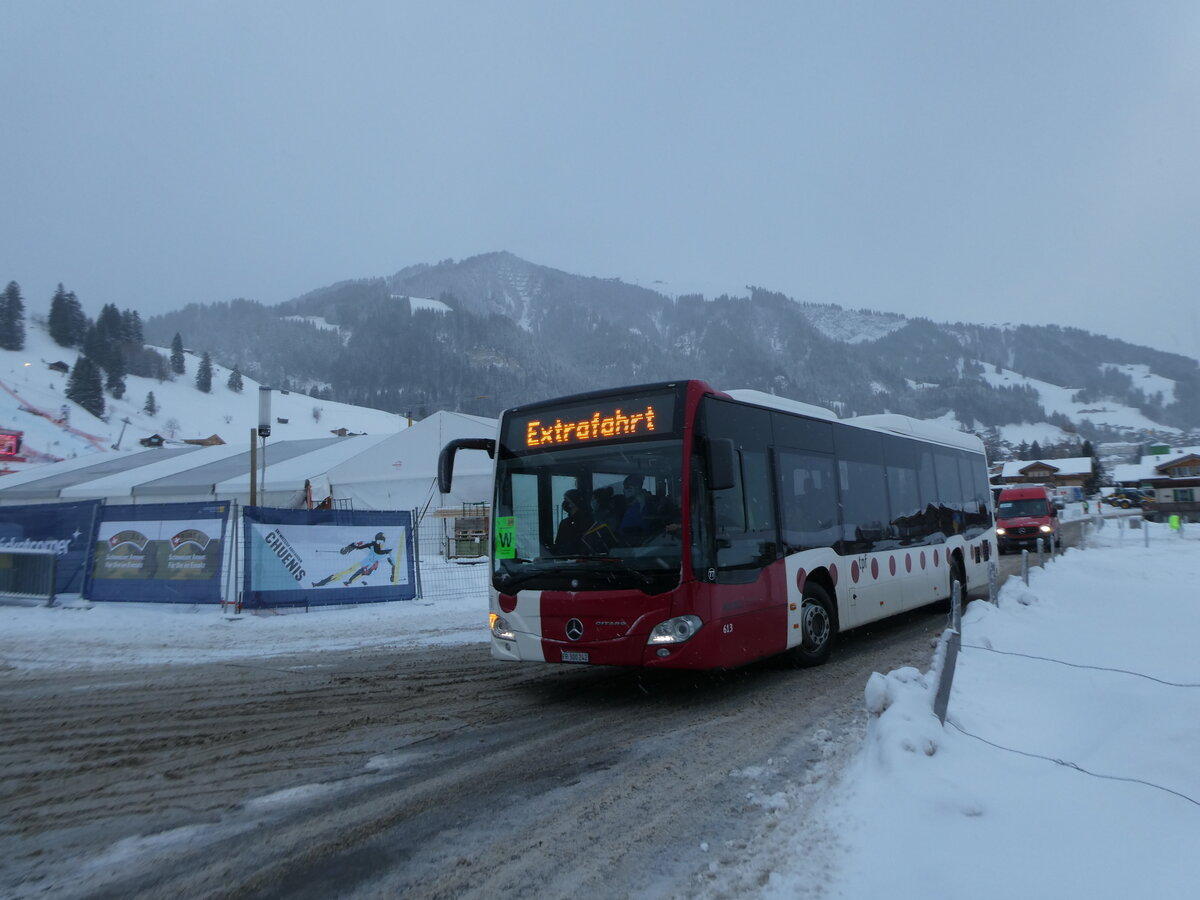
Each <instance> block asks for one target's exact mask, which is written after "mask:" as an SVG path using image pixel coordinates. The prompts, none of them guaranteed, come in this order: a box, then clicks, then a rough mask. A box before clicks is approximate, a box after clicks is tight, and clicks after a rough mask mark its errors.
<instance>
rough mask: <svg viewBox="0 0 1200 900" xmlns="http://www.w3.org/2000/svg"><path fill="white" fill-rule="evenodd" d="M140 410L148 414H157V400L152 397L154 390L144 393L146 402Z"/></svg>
mask: <svg viewBox="0 0 1200 900" xmlns="http://www.w3.org/2000/svg"><path fill="white" fill-rule="evenodd" d="M142 412H144V413H145V414H146V415H148V416H157V415H158V401H157V400H155V399H154V391H150V392H149V393H148V394H146V402H145V404H144V405H143V406H142Z"/></svg>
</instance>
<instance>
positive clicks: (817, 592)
mask: <svg viewBox="0 0 1200 900" xmlns="http://www.w3.org/2000/svg"><path fill="white" fill-rule="evenodd" d="M800 631H801V639H800V643H799V644H798V645H796V646H795V647H793V648H792V659H793V660H794V661H795V663H796V665H798V666H801V667H804V668H807V667H809V666H819V665H821V663H823V662H825V661H826V660H827V659H829V654H830V653H832V652H833V639H834V635H835V634H836V632H837V625H836V620H835V619H834V614H833V601H832V600H831V599H830V598H829V594H828V593H826V591H825V588H823V587H822V586H821V585H819V584H816V583H813V582H810V583H808V584H806V585H805V586H804V599H803V600H801V601H800Z"/></svg>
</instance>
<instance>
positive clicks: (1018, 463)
mask: <svg viewBox="0 0 1200 900" xmlns="http://www.w3.org/2000/svg"><path fill="white" fill-rule="evenodd" d="M1038 464H1041V465H1043V466H1050V467H1052V468H1054V469H1056V470H1057V471H1056V472H1055V473H1054V474H1055V475H1062V476H1071V475H1090V474H1091V473H1092V458H1091V457H1090V456H1070V457H1067V458H1066V459H1012V460H1009V461H1008V462H1006V463H1005V464H1004V469H1003V471H1002V472H1001V474H1002V475H1003V476H1004V477H1005V478H1020V477H1021V476H1022V475H1024V474H1025V470H1026V469H1028V468H1030V467H1031V466H1036V465H1038Z"/></svg>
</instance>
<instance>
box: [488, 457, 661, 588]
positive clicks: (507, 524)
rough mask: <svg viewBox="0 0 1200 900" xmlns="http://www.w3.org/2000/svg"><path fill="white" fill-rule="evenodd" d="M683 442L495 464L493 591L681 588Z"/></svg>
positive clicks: (502, 459) (504, 460)
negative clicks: (678, 585)
mask: <svg viewBox="0 0 1200 900" xmlns="http://www.w3.org/2000/svg"><path fill="white" fill-rule="evenodd" d="M682 462H683V444H682V441H681V440H680V439H679V438H678V437H675V436H670V437H667V438H664V439H661V440H641V441H637V442H635V443H608V444H599V445H595V446H573V447H568V448H564V449H554V450H547V451H544V452H533V453H526V454H524V455H519V456H514V455H507V454H503V453H502V454H501V455H500V458H499V459H497V462H496V504H495V510H496V521H495V537H494V540H495V552H494V553H493V578H494V584H495V587H496V588H497V590H500V591H505V592H506V591H515V590H519V589H524V588H529V589H534V590H538V589H540V590H570V591H585V590H601V589H613V588H636V589H640V590H644V591H646V592H648V593H659V592H661V591H665V590H669V589H670V588H671V587H674V586H675V585H677V584H678V583H679V574H680V566H681V560H682V552H681V539H680V538H681V535H680V523H681V522H682V513H683V510H682V495H681V474H682Z"/></svg>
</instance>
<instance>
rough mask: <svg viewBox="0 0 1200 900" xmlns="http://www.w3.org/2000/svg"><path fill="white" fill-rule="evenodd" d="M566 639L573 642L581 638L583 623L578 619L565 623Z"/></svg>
mask: <svg viewBox="0 0 1200 900" xmlns="http://www.w3.org/2000/svg"><path fill="white" fill-rule="evenodd" d="M567 637H569V638H570V639H571V640H573V641H577V640H579V639H580V638H581V637H583V623H582V622H580V621H579V620H578V619H571V620H570V621H568V622H567Z"/></svg>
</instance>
